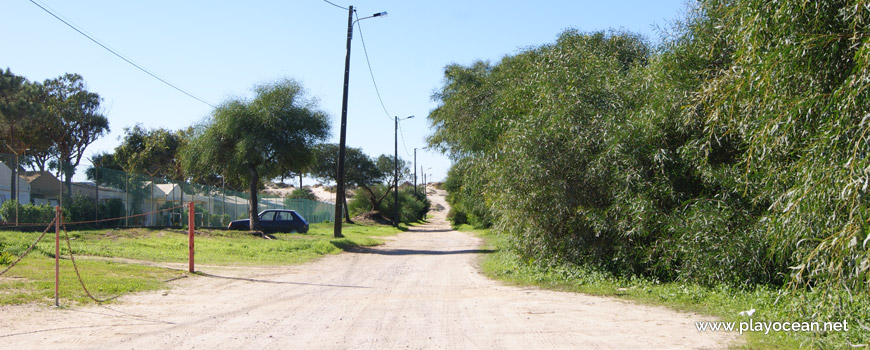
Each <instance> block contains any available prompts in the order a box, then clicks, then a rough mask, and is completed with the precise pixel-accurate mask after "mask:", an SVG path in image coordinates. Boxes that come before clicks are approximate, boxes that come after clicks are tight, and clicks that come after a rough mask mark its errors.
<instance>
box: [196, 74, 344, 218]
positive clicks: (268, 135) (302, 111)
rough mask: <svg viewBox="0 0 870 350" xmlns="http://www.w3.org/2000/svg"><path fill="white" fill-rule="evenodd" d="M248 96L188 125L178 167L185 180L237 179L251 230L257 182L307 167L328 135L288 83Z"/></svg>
mask: <svg viewBox="0 0 870 350" xmlns="http://www.w3.org/2000/svg"><path fill="white" fill-rule="evenodd" d="M254 93H255V97H254V98H253V99H250V100H244V99H238V98H235V99H230V100H228V101H226V102H224V103H223V104H222V105H221V106H219V107H218V108H216V109H215V110H214V111H213V112H212V115H211V117H210V118H208V119H206V120H205V121H203V123H202V124H201V125H198V126H196V127H194V130H193V132H192V133H191V139H190V141H189V142H188V143H187V144H186V145H185V146H184V147H182V150H181V164H182V165H183V168H184V171H185V173H186V175H188V176H189V177H200V178H207V177H215V178H217V177H219V178H232V179H242V182H243V183H245V184H247V185H248V195H249V199H250V203H251V205H249V215H248V216H249V218H250V220H251V228H253V229H257V230H259V229H260V228H261V226H260V220H259V217H258V216H257V215H258V214H259V213H260V211H259V209H258V204H259V202H258V200H257V196H258V191H257V190H258V189H259V188H260V186H262V185H263V183H262V180H263V179H273V178H275V177H278V176H281V175H282V174H287V173H291V172H297V173H298V172H299V171H302V170H303V169H306V168H308V167H309V166H310V163H311V160H312V158H313V148H314V145H315V144H316V143H317V142H319V141H321V140H323V139H325V138H326V137H327V136H328V135H329V120H328V119H327V117H326V114H325V113H324V112H323V111H321V110H320V107H319V106H318V105H317V101H316V100H315V99H312V98H309V97H308V96H307V94H306V93H305V89H303V87H302V85H301V84H300V83H299V82H296V81H294V80H290V79H285V80H281V81H278V82H275V83H271V84H262V85H259V86H257V87H255V88H254Z"/></svg>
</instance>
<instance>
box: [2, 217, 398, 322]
mask: <svg viewBox="0 0 870 350" xmlns="http://www.w3.org/2000/svg"><path fill="white" fill-rule="evenodd" d="M403 229H406V228H405V227H400V228H399V229H396V228H393V227H391V226H383V225H379V226H373V225H372V226H369V225H356V224H345V226H344V229H343V231H342V232H343V233H344V235H345V237H344V238H339V239H335V238H333V237H332V224H330V223H321V224H312V225H311V227H310V230H309V233H307V234H274V235H272V237H273V239H264V238H262V237H260V236H254V235H251V234H249V233H247V232H240V231H224V230H204V231H200V230H197V236H196V255H195V257H196V264H197V265H200V264H201V265H225V266H272V265H289V264H300V263H304V262H308V261H311V260H313V259H316V258H318V257H321V256H323V255H327V254H338V253H340V252H342V251H344V250H347V249H352V248H354V247H361V246H374V245H378V244H381V243H382V240H380V239H379V238H380V237H384V236H390V235H395V234H397V233H399V232H402V230H403ZM39 234H40V233H39V232H30V233H25V232H15V231H2V232H0V268H2V269H5V268H6V267H7V266H8V265H9V264H10V263H11V262H12V261H14V259H17V257H18V256H20V254H23V252H24V251H25V250H26V249H27V247H29V246H30V245H31V244H32V243H33V242H34V241H35V240H36V238H37V237H39ZM69 234H70V244H71V246H72V250H73V253H74V254H75V257H76V260H75V261H76V263H77V264H78V268H79V271H80V272H81V273H82V278H83V280H84V282H85V284H86V286H87V287H88V289H89V290H90V291H91V292H92V294H94V296H95V297H96V298H99V299H105V298H112V297H116V296H119V295H122V294H127V293H135V292H141V291H149V290H160V289H165V288H168V285H167V281H169V280H172V279H175V278H179V277H182V276H185V275H186V274H187V272H186V271H187V267H186V263H187V252H188V248H187V240H188V237H187V233H186V231H182V230H151V229H121V230H117V229H108V230H83V231H71V232H70V233H69ZM51 236H52V234H49V235H47V236H46V237H45V238H43V240H42V241H41V242H40V243H39V244H38V245H37V246H36V248H34V250H33V251H32V252H30V254H29V255H27V256H26V257H25V258H24V259H23V260H22V261H21V263H19V264H18V265H16V266H15V267H13V268H12V269H11V270H9V272H7V273H6V274H5V275H3V277H0V305H9V304H24V303H31V302H36V303H43V302H48V301H49V300H51V299H53V298H54V240H53V239H52V237H51ZM61 239H62V240H63V232H61ZM68 259H69V254H68V249H67V247H66V243H64V242H63V241H62V242H61V267H60V269H61V274H60V277H61V283H60V285H61V288H60V297H61V298H62V299H63V301H64V302H74V303H87V302H89V299H88V297H87V295H86V294H85V292H84V291H83V290H82V288H81V287H80V285H79V282H78V280H77V278H76V276H75V271H74V270H73V266H72V262H71V261H70V260H68ZM173 263H174V264H173ZM197 270H199V269H197ZM52 302H53V301H52Z"/></svg>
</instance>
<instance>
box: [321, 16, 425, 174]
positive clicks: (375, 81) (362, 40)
mask: <svg viewBox="0 0 870 350" xmlns="http://www.w3.org/2000/svg"><path fill="white" fill-rule="evenodd" d="M324 1H326V0H324ZM354 16H355V17H356V21H357V26H358V27H359V39H360V41H361V42H362V46H363V53H365V56H366V64H367V65H368V67H369V75H371V77H372V85H374V87H375V94H377V96H378V101H379V102H380V103H381V108H383V110H384V114H386V117H387V119H390V120H393V117H390V112H388V111H387V106H386V105H384V100H383V99H382V98H381V91H380V90H379V89H378V82H377V80H375V72H374V70H373V69H372V63H371V61H370V60H369V52H368V49H367V48H366V39H365V37H364V36H363V32H362V25H361V24H360V21H359V16H358V15H357V14H356V11H354ZM400 121H401V120H400ZM399 135H401V136H402V147H403V148H404V149H405V154H407V155H408V156H409V157H410V156H411V152H408V146H407V145H406V144H405V134H404V133H403V132H402V124H401V123H399Z"/></svg>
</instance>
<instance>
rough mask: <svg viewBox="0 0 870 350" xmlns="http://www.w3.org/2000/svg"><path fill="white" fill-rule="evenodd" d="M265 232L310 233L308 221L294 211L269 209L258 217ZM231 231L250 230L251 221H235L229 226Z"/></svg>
mask: <svg viewBox="0 0 870 350" xmlns="http://www.w3.org/2000/svg"><path fill="white" fill-rule="evenodd" d="M258 217H259V218H260V226H262V227H263V232H296V233H308V221H307V220H305V218H303V217H302V215H299V213H297V212H296V211H293V210H283V209H268V210H263V211H261V212H260V215H258ZM227 229H230V230H250V229H251V220H250V219H244V220H235V221H232V222H230V225H229V226H227Z"/></svg>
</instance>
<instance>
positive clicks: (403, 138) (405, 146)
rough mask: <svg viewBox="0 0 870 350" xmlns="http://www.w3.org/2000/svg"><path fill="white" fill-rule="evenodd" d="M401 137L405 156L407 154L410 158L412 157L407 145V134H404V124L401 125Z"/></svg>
mask: <svg viewBox="0 0 870 350" xmlns="http://www.w3.org/2000/svg"><path fill="white" fill-rule="evenodd" d="M399 135H401V136H402V147H403V148H404V149H405V154H407V155H408V157H410V156H411V152H408V146H407V145H405V133H403V132H402V123H399Z"/></svg>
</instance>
